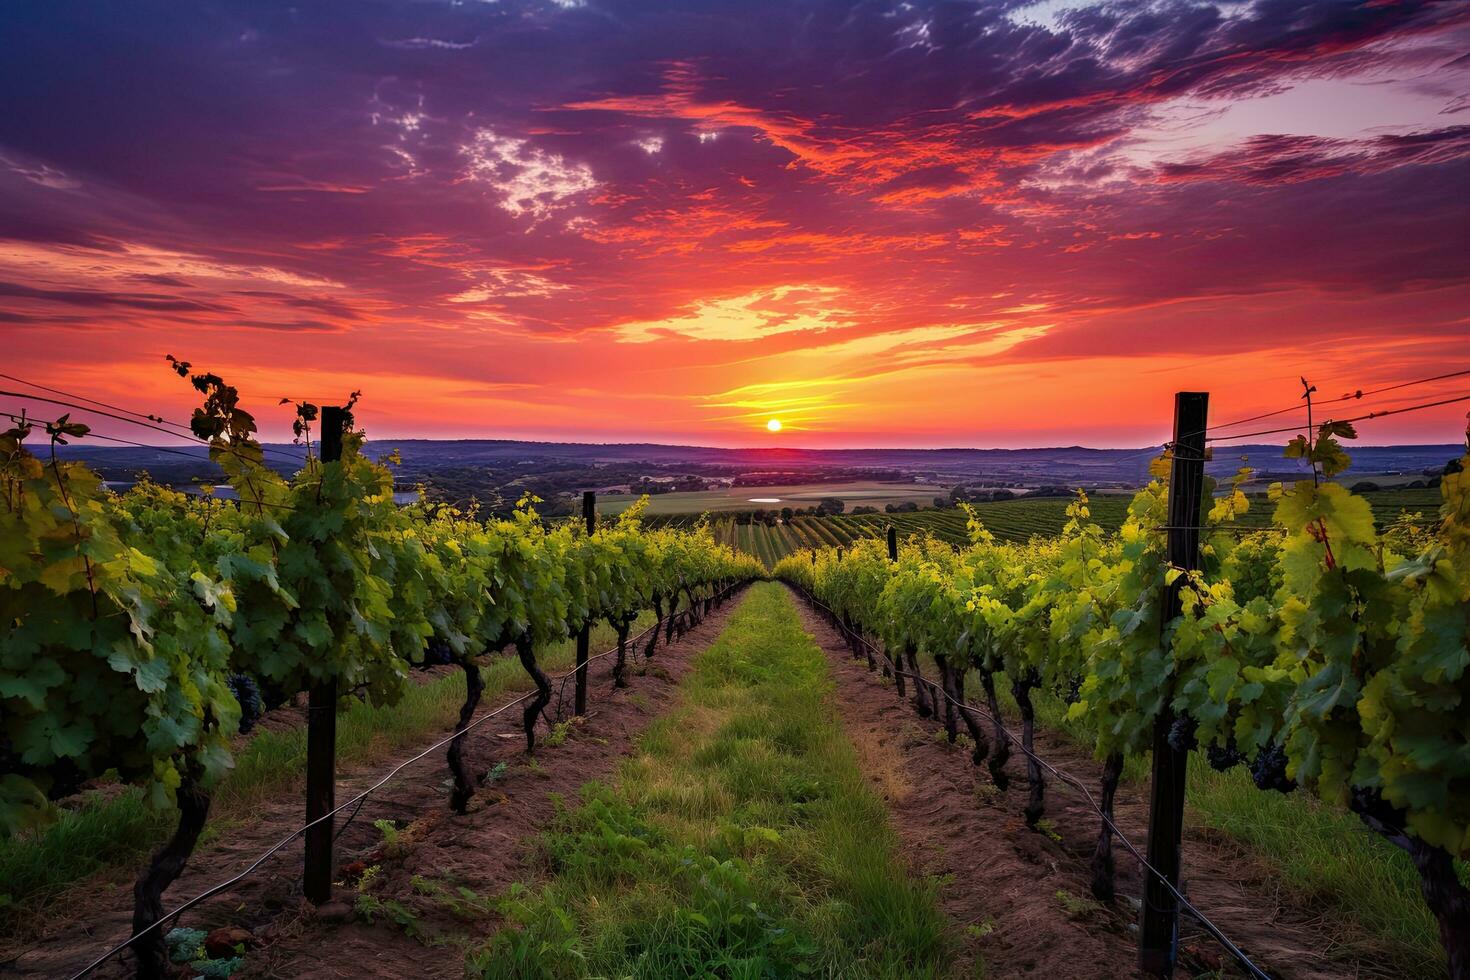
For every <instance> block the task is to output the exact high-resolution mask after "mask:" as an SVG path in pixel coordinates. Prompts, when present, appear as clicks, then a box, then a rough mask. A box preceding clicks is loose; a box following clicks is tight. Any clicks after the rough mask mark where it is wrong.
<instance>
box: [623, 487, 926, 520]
mask: <svg viewBox="0 0 1470 980" xmlns="http://www.w3.org/2000/svg"><path fill="white" fill-rule="evenodd" d="M948 493H949V489H948V488H947V487H940V486H934V485H930V484H913V483H869V482H854V483H800V484H796V485H793V486H781V487H730V488H728V489H724V490H700V491H696V492H690V493H661V494H657V495H655V496H653V497H650V498H649V507H648V513H650V514H703V513H706V512H708V513H712V514H717V513H720V512H723V511H736V510H780V509H781V508H782V507H792V508H799V507H812V506H815V505H816V504H817V503H818V502H819V501H821V500H823V499H824V498H827V497H837V498H838V499H840V500H841V501H842V502H843V503H844V504H846V505H847V509H848V510H851V509H852V508H854V507H858V506H862V505H866V506H869V507H877V508H879V509H882V508H883V507H884V506H886V505H888V504H902V503H906V502H908V501H912V502H914V503H916V504H918V505H919V506H921V507H928V506H932V505H933V503H934V498H935V497H943V496H946V495H947V494H948ZM637 499H638V498H637V497H636V496H633V495H631V494H625V493H617V494H607V495H606V496H599V497H598V498H597V509H598V510H599V511H601V512H602V513H603V514H608V515H611V514H620V513H622V512H623V511H624V510H626V509H627V508H628V507H629V506H631V505H632V504H633V502H634V501H635V500H637Z"/></svg>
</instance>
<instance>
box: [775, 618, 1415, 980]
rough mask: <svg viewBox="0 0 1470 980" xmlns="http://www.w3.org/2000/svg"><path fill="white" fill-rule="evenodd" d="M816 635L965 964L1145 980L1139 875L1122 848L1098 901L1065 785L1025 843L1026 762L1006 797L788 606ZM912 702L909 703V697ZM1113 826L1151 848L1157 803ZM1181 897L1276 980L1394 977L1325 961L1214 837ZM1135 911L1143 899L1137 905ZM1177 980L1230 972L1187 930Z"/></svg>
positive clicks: (1257, 870) (855, 734) (1075, 756)
mask: <svg viewBox="0 0 1470 980" xmlns="http://www.w3.org/2000/svg"><path fill="white" fill-rule="evenodd" d="M792 601H793V602H795V603H796V604H797V607H798V609H799V610H800V611H801V615H802V619H803V623H804V625H805V627H806V629H807V630H808V631H809V632H810V633H811V634H812V636H813V637H814V638H815V639H816V641H817V643H818V644H819V645H820V646H821V647H822V649H823V650H824V651H825V652H826V653H827V656H828V661H829V662H830V664H831V667H832V676H833V679H834V681H835V682H836V684H837V697H836V699H835V700H836V703H837V706H838V709H839V711H840V713H841V715H842V718H843V721H844V724H845V726H846V728H847V731H848V733H849V735H850V737H851V738H852V740H853V742H854V744H855V745H856V746H857V748H858V751H859V755H860V758H861V759H862V762H863V765H864V768H865V770H866V771H867V773H868V774H869V776H870V778H872V779H873V781H874V783H875V784H876V785H877V786H878V787H879V789H880V791H881V792H882V793H883V794H884V796H885V798H886V799H887V800H888V801H889V804H890V809H891V812H892V813H893V817H894V821H895V824H896V826H897V827H898V829H899V833H900V835H901V836H902V838H903V840H904V842H905V844H906V845H907V847H908V848H909V858H910V861H911V862H912V867H913V868H914V869H915V871H916V872H920V873H926V874H934V875H941V876H948V877H950V881H949V883H948V884H946V885H945V887H944V888H943V890H942V893H941V899H942V902H943V905H944V908H945V911H946V912H947V913H949V914H950V915H951V916H952V917H953V918H954V919H955V920H956V921H957V922H958V923H960V925H961V926H962V927H965V934H964V937H963V941H964V943H965V944H966V947H967V950H966V952H967V955H968V956H970V957H972V958H973V957H974V956H977V955H978V956H979V957H981V958H983V959H984V961H985V966H986V975H987V976H992V977H1019V976H1045V977H1047V978H1049V980H1070V978H1074V977H1075V978H1083V977H1086V978H1095V977H1133V976H1141V974H1139V973H1138V971H1137V967H1136V963H1137V934H1136V931H1135V930H1136V922H1137V916H1138V911H1137V910H1138V904H1137V900H1136V896H1138V895H1140V894H1142V880H1141V877H1140V875H1139V873H1138V869H1137V867H1136V864H1135V862H1134V861H1133V859H1132V858H1131V857H1129V856H1128V855H1127V853H1126V852H1125V851H1123V849H1122V848H1121V847H1117V846H1116V845H1115V854H1116V860H1117V867H1118V876H1117V881H1118V888H1117V890H1118V895H1119V898H1118V899H1117V900H1116V901H1115V902H1114V903H1112V905H1110V906H1103V905H1100V904H1098V903H1097V902H1095V901H1093V899H1092V896H1091V892H1090V890H1089V884H1088V883H1089V880H1090V879H1089V874H1088V863H1089V861H1090V859H1091V857H1092V849H1093V845H1094V843H1095V841H1096V839H1097V833H1098V820H1097V817H1096V814H1095V813H1094V812H1093V811H1092V810H1091V809H1090V808H1089V807H1088V806H1087V804H1086V802H1085V801H1084V800H1082V799H1081V798H1080V796H1078V795H1076V794H1074V793H1073V792H1071V791H1070V790H1068V789H1067V788H1066V787H1065V786H1057V785H1054V784H1052V783H1049V784H1048V786H1047V800H1046V816H1045V820H1046V821H1047V824H1046V827H1047V830H1048V831H1049V832H1047V833H1043V832H1038V831H1033V830H1031V829H1029V828H1027V826H1026V824H1025V821H1024V819H1023V818H1022V815H1021V810H1022V807H1023V806H1024V805H1025V794H1026V786H1027V783H1026V771H1025V759H1024V757H1022V756H1021V755H1020V754H1019V753H1018V752H1017V753H1014V754H1013V755H1012V758H1011V761H1010V762H1009V763H1008V765H1007V771H1008V772H1009V773H1010V776H1011V785H1010V788H1009V789H1008V790H1006V791H1005V792H1000V791H998V790H996V788H995V786H994V784H993V783H992V782H991V779H990V776H989V773H988V772H987V771H986V770H985V767H984V766H979V767H977V766H975V765H974V764H973V763H972V762H971V760H970V751H969V749H968V748H965V747H961V746H958V745H950V744H949V743H948V742H947V741H945V740H944V739H943V737H942V728H941V726H940V724H939V723H938V722H936V721H933V720H924V719H920V718H919V717H918V715H917V714H916V713H915V712H914V711H913V709H912V707H911V706H910V705H909V703H908V702H906V701H904V700H902V699H900V698H899V696H898V692H897V691H896V690H895V688H894V686H893V685H892V683H891V682H885V681H883V679H882V677H881V675H880V674H877V673H870V672H869V671H868V669H867V665H866V662H865V661H860V660H854V659H852V657H851V656H850V654H849V652H848V649H847V646H846V644H845V643H843V641H842V639H841V638H840V637H839V636H838V634H837V632H836V631H835V630H834V629H833V628H832V627H830V626H828V625H827V623H826V622H825V621H824V620H822V619H821V617H819V616H818V615H816V614H815V613H813V612H812V611H811V609H810V608H809V607H808V606H807V605H806V603H805V602H804V601H802V600H801V599H800V597H799V596H797V594H796V593H794V592H793V593H792ZM910 696H912V691H910ZM1036 752H1037V754H1038V755H1040V756H1041V757H1042V758H1044V759H1046V760H1047V761H1048V762H1050V763H1052V764H1053V765H1056V766H1058V768H1061V769H1063V770H1065V771H1068V772H1071V773H1072V774H1073V775H1075V776H1077V777H1078V778H1080V779H1082V780H1083V782H1084V783H1088V784H1090V785H1096V784H1097V783H1098V782H1099V780H1100V777H1101V766H1100V764H1099V763H1097V762H1096V761H1095V760H1093V759H1092V758H1090V757H1089V756H1088V755H1087V754H1086V753H1085V752H1083V751H1081V750H1080V749H1079V747H1078V746H1077V745H1076V744H1075V743H1074V742H1072V741H1071V740H1070V739H1068V738H1067V737H1066V736H1065V735H1063V734H1060V733H1055V732H1046V731H1038V732H1037V735H1036ZM1115 819H1116V822H1117V824H1118V826H1119V828H1120V829H1122V831H1123V832H1124V833H1126V834H1127V835H1128V836H1129V838H1130V839H1131V840H1133V841H1134V842H1135V843H1138V844H1140V846H1141V842H1142V841H1143V840H1145V839H1146V836H1147V833H1146V831H1147V824H1148V809H1147V801H1146V800H1145V799H1142V798H1141V796H1140V795H1139V794H1138V793H1137V791H1136V790H1135V791H1132V792H1130V788H1129V787H1128V786H1124V787H1122V788H1121V789H1120V791H1119V796H1118V801H1117V807H1116V814H1115ZM1184 848H1185V854H1184V867H1185V874H1186V880H1185V890H1186V893H1187V894H1188V895H1189V897H1190V900H1191V901H1192V902H1194V903H1195V904H1196V905H1197V906H1198V907H1199V908H1200V909H1201V910H1202V911H1204V912H1205V913H1206V914H1208V915H1209V916H1210V918H1211V919H1212V920H1213V921H1214V922H1215V923H1216V924H1217V925H1219V926H1220V928H1221V929H1222V930H1223V931H1224V932H1225V934H1226V935H1228V936H1230V937H1231V938H1232V939H1233V940H1234V941H1235V942H1236V943H1237V944H1239V945H1240V946H1241V947H1242V948H1243V949H1245V950H1246V952H1247V953H1248V954H1249V955H1250V956H1251V957H1252V958H1253V959H1254V960H1255V961H1256V962H1257V964H1258V965H1260V966H1262V967H1263V968H1264V969H1265V970H1267V972H1269V973H1271V975H1272V976H1275V977H1282V978H1296V980H1329V978H1333V980H1341V978H1347V977H1354V978H1368V977H1375V978H1376V977H1388V976H1391V975H1392V974H1389V973H1387V972H1383V971H1380V970H1375V969H1373V968H1371V967H1370V966H1367V965H1364V964H1348V963H1338V962H1333V961H1332V960H1329V959H1328V958H1327V957H1326V956H1325V955H1324V954H1323V953H1322V952H1321V951H1323V950H1328V949H1331V948H1333V947H1334V946H1335V945H1336V944H1335V943H1334V940H1333V937H1332V936H1330V935H1328V934H1326V933H1324V932H1323V931H1322V929H1321V925H1322V924H1321V923H1320V922H1315V921H1314V920H1311V919H1309V918H1308V917H1307V916H1305V915H1303V914H1302V913H1300V912H1299V911H1296V910H1294V909H1291V908H1288V907H1286V906H1284V905H1283V904H1282V903H1281V902H1280V900H1279V896H1278V895H1277V894H1276V892H1275V888H1274V886H1273V885H1272V883H1271V876H1270V874H1269V871H1268V869H1267V868H1266V867H1265V866H1264V865H1263V864H1261V863H1260V862H1259V861H1257V860H1256V859H1254V858H1253V857H1252V856H1251V855H1250V854H1249V853H1248V852H1246V851H1245V850H1244V849H1242V848H1240V847H1239V846H1237V845H1234V844H1232V843H1231V842H1230V841H1228V840H1225V839H1222V838H1220V837H1219V836H1218V835H1214V836H1212V835H1210V833H1209V832H1208V831H1207V830H1201V829H1198V828H1193V829H1190V830H1188V831H1187V832H1186V835H1185V844H1184ZM1126 896H1132V897H1126ZM1181 945H1182V947H1183V949H1184V953H1185V959H1184V962H1183V963H1182V964H1181V974H1182V975H1186V976H1187V975H1189V974H1190V972H1191V971H1193V972H1208V971H1210V970H1214V969H1221V968H1222V967H1224V971H1225V973H1226V975H1236V971H1235V969H1234V967H1233V965H1232V964H1229V963H1223V962H1222V955H1223V954H1222V952H1221V951H1220V949H1219V947H1218V946H1217V945H1215V944H1214V942H1213V941H1212V940H1210V939H1209V938H1208V937H1206V936H1204V935H1203V933H1201V932H1200V931H1199V930H1198V929H1197V927H1194V926H1193V924H1192V923H1189V921H1188V920H1187V919H1186V920H1184V923H1183V925H1182V937H1181Z"/></svg>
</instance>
